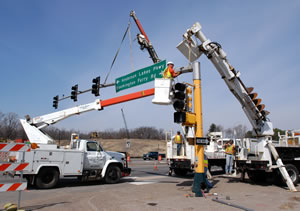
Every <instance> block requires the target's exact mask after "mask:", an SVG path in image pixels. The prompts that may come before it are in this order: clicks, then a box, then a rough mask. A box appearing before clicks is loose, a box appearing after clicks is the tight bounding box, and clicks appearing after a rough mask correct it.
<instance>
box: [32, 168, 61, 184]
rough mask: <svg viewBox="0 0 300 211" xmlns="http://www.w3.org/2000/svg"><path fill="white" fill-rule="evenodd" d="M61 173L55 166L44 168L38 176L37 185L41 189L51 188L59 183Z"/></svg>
mask: <svg viewBox="0 0 300 211" xmlns="http://www.w3.org/2000/svg"><path fill="white" fill-rule="evenodd" d="M58 180H59V173H58V171H57V169H55V168H42V169H41V170H40V172H39V173H38V175H37V177H36V182H35V185H36V186H37V187H38V188H40V189H49V188H53V187H55V186H56V185H57V183H58Z"/></svg>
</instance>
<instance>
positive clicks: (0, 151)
mask: <svg viewBox="0 0 300 211" xmlns="http://www.w3.org/2000/svg"><path fill="white" fill-rule="evenodd" d="M30 150H31V147H30V144H19V143H1V144H0V172H6V173H8V172H9V171H14V172H20V178H19V181H18V182H11V181H10V182H8V181H3V182H1V181H0V192H7V191H18V192H19V196H18V209H19V208H20V205H21V193H22V191H23V190H26V189H27V182H24V181H23V171H24V170H26V168H27V167H28V165H29V163H25V162H24V161H25V152H29V151H30ZM16 153H22V160H21V161H20V162H16V159H15V156H16ZM12 154H14V155H12ZM12 158H14V159H12Z"/></svg>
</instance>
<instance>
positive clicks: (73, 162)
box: [16, 100, 131, 189]
mask: <svg viewBox="0 0 300 211" xmlns="http://www.w3.org/2000/svg"><path fill="white" fill-rule="evenodd" d="M92 110H101V101H100V100H96V101H95V102H93V103H89V104H85V105H80V106H76V107H73V108H69V109H65V110H62V111H58V112H54V113H50V114H47V115H43V116H38V117H35V118H30V117H29V116H27V117H26V120H24V119H21V120H20V121H21V124H22V126H23V128H24V130H25V132H26V134H27V137H28V139H29V141H30V143H31V144H32V146H33V145H37V146H38V148H36V149H32V150H31V151H30V152H26V153H25V159H24V162H26V163H29V166H28V167H27V168H26V170H24V172H23V175H24V177H25V178H27V180H28V182H29V184H31V185H35V186H37V187H38V188H41V189H46V188H53V187H55V186H56V185H57V183H58V181H59V178H61V177H78V179H80V180H81V181H87V180H96V179H104V180H105V182H106V183H110V184H113V183H117V182H119V180H120V178H121V177H122V176H128V175H129V174H130V172H131V169H130V168H128V164H127V159H126V157H125V155H124V154H123V153H118V152H106V151H104V150H103V149H102V147H101V146H100V145H99V143H98V142H97V141H90V140H80V139H79V138H78V135H72V138H71V142H70V145H69V146H68V147H61V146H57V145H56V144H55V142H54V140H53V139H52V138H51V137H50V136H48V135H47V134H46V133H45V132H43V131H42V130H41V129H42V128H44V127H46V126H48V125H51V124H54V123H56V122H58V121H60V120H63V119H65V118H68V117H70V116H73V115H75V114H81V113H83V112H88V111H92ZM16 157H17V160H18V159H22V158H21V156H20V155H18V154H17V155H16Z"/></svg>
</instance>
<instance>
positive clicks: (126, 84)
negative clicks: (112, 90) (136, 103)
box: [115, 60, 166, 92]
mask: <svg viewBox="0 0 300 211" xmlns="http://www.w3.org/2000/svg"><path fill="white" fill-rule="evenodd" d="M165 68H166V60H164V61H161V62H159V63H156V64H154V65H151V66H149V67H145V68H143V69H140V70H137V71H135V72H133V73H129V74H128V75H125V76H122V77H120V78H117V79H116V80H115V86H116V92H118V91H121V90H124V89H128V88H131V87H134V86H138V85H141V84H144V83H148V82H150V81H153V80H154V79H155V78H162V75H163V71H164V69H165Z"/></svg>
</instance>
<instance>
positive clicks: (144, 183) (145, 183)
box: [128, 181, 157, 185]
mask: <svg viewBox="0 0 300 211" xmlns="http://www.w3.org/2000/svg"><path fill="white" fill-rule="evenodd" d="M155 183H157V182H150V181H148V182H142V181H141V182H129V183H128V184H131V185H149V184H155Z"/></svg>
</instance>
